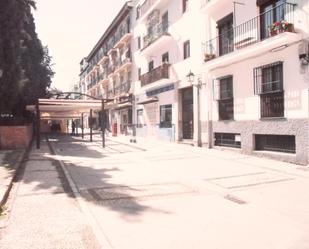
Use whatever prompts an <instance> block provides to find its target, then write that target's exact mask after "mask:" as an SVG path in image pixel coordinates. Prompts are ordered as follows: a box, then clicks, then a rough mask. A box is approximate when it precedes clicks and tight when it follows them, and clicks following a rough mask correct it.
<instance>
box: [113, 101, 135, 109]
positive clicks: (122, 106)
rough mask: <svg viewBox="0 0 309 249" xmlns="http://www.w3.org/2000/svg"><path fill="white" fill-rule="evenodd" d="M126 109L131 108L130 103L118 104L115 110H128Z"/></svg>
mask: <svg viewBox="0 0 309 249" xmlns="http://www.w3.org/2000/svg"><path fill="white" fill-rule="evenodd" d="M128 107H132V103H131V102H124V103H120V104H118V106H117V107H116V108H115V109H116V110H120V109H124V108H128Z"/></svg>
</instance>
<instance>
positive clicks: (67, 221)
mask: <svg viewBox="0 0 309 249" xmlns="http://www.w3.org/2000/svg"><path fill="white" fill-rule="evenodd" d="M47 155H51V154H50V150H49V148H48V146H47V144H46V143H45V142H43V143H42V146H41V149H40V150H36V149H35V148H32V150H31V151H30V154H29V155H28V158H27V160H26V163H25V165H24V168H22V169H21V172H20V175H19V181H18V182H17V183H16V184H15V185H14V187H13V189H12V191H11V195H10V199H9V204H8V206H9V208H10V211H9V213H8V214H7V215H6V217H3V218H2V220H1V222H0V238H1V240H0V248H3V249H11V248H12V249H13V248H14V249H20V248H23V249H26V248H27V249H28V248H29V249H30V248H31V249H34V248H38V249H42V248H46V249H47V248H48V249H49V248H50V249H52V248H55V249H56V248H57V249H58V248H72V249H76V248H99V246H98V243H97V242H96V239H95V237H94V234H93V232H92V229H91V227H90V226H89V225H88V223H87V220H86V219H85V216H84V214H83V213H82V212H81V210H80V207H79V205H78V203H77V201H76V200H75V199H74V198H73V195H72V192H71V189H70V187H69V185H68V183H67V180H66V179H65V177H64V174H63V172H62V169H61V166H60V164H59V163H58V162H57V161H56V160H54V159H51V158H50V157H48V156H47Z"/></svg>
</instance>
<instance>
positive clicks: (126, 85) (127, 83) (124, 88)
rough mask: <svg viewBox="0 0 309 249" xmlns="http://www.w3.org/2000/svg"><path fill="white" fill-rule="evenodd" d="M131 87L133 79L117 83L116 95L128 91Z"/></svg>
mask: <svg viewBox="0 0 309 249" xmlns="http://www.w3.org/2000/svg"><path fill="white" fill-rule="evenodd" d="M130 88H131V81H130V80H128V81H125V82H122V83H121V84H117V85H116V86H115V87H114V91H115V95H120V94H125V93H128V92H129V90H130Z"/></svg>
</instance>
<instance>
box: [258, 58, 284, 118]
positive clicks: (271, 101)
mask: <svg viewBox="0 0 309 249" xmlns="http://www.w3.org/2000/svg"><path fill="white" fill-rule="evenodd" d="M253 74H254V92H255V94H258V95H260V100H261V101H260V102H261V117H262V118H264V117H283V116H284V92H283V63H282V62H281V61H279V62H276V63H272V64H268V65H265V66H262V67H258V68H255V69H254V70H253Z"/></svg>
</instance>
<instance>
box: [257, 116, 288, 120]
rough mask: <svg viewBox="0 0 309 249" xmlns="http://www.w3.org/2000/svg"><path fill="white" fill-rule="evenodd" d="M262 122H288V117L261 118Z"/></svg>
mask: <svg viewBox="0 0 309 249" xmlns="http://www.w3.org/2000/svg"><path fill="white" fill-rule="evenodd" d="M260 120H261V121H272V120H280V121H286V120H287V118H286V117H265V118H260Z"/></svg>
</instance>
